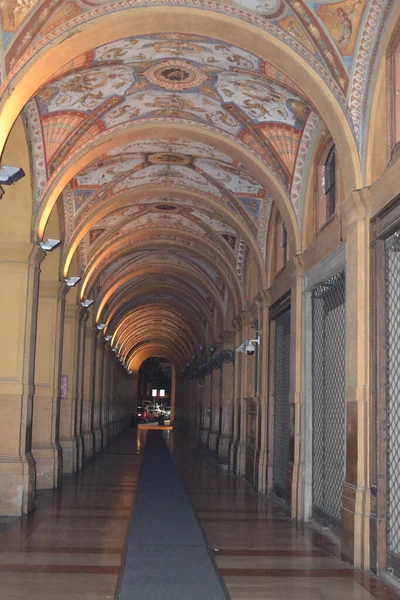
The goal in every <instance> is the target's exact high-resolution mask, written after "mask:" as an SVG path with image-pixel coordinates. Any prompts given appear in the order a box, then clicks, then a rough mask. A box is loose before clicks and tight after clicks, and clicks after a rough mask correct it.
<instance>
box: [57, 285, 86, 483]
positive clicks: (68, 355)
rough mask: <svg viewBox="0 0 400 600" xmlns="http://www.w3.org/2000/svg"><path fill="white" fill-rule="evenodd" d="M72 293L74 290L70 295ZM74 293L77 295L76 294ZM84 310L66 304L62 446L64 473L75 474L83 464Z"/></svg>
mask: <svg viewBox="0 0 400 600" xmlns="http://www.w3.org/2000/svg"><path fill="white" fill-rule="evenodd" d="M69 293H71V291H70V292H69ZM73 294H75V292H74V291H73ZM80 311H81V307H80V306H79V305H77V304H75V303H71V304H66V305H65V316H64V339H63V357H62V382H61V386H62V392H63V393H62V394H61V400H60V445H61V448H62V453H63V471H64V473H73V472H74V471H76V470H77V468H78V464H79V440H78V438H77V435H76V421H77V408H78V407H77V393H78V374H79V370H78V366H79V347H80V344H79V329H80V318H79V315H80Z"/></svg>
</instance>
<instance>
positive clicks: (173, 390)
mask: <svg viewBox="0 0 400 600" xmlns="http://www.w3.org/2000/svg"><path fill="white" fill-rule="evenodd" d="M175 410H176V372H175V368H174V367H172V377H171V420H170V423H171V425H173V424H174V421H175Z"/></svg>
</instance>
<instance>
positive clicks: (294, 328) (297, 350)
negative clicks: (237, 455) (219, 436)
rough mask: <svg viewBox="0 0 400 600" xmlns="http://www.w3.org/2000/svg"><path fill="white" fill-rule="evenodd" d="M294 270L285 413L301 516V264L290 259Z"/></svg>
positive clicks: (294, 498) (295, 504)
mask: <svg viewBox="0 0 400 600" xmlns="http://www.w3.org/2000/svg"><path fill="white" fill-rule="evenodd" d="M292 260H293V263H294V271H293V275H292V285H291V292H290V294H291V295H290V319H291V321H290V407H289V409H290V413H289V465H290V464H291V466H292V474H291V515H292V518H293V519H295V518H297V519H300V518H302V517H303V512H304V511H303V509H304V503H303V494H302V479H303V472H302V460H301V444H300V441H301V399H302V394H301V389H302V378H301V365H302V351H301V350H302V308H303V272H304V268H303V262H302V259H301V257H298V256H295V257H293V259H292Z"/></svg>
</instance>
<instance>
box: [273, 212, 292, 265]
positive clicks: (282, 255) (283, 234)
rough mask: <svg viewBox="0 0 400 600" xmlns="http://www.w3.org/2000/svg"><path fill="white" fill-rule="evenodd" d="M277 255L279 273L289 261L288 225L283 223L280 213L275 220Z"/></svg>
mask: <svg viewBox="0 0 400 600" xmlns="http://www.w3.org/2000/svg"><path fill="white" fill-rule="evenodd" d="M275 254H276V272H277V273H279V271H280V270H281V269H283V267H285V266H286V263H287V262H288V260H289V244H288V234H287V229H286V225H285V224H284V222H283V221H282V217H281V216H280V214H279V213H277V215H276V220H275Z"/></svg>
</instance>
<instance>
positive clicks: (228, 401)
mask: <svg viewBox="0 0 400 600" xmlns="http://www.w3.org/2000/svg"><path fill="white" fill-rule="evenodd" d="M232 357H234V355H233V351H232ZM234 369H235V367H234V363H233V361H231V362H223V363H222V367H221V388H222V389H221V407H220V411H221V414H220V430H219V435H218V441H217V452H218V456H219V457H220V458H223V459H228V458H229V448H230V445H231V442H232V438H233V400H234V378H235V372H234Z"/></svg>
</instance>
